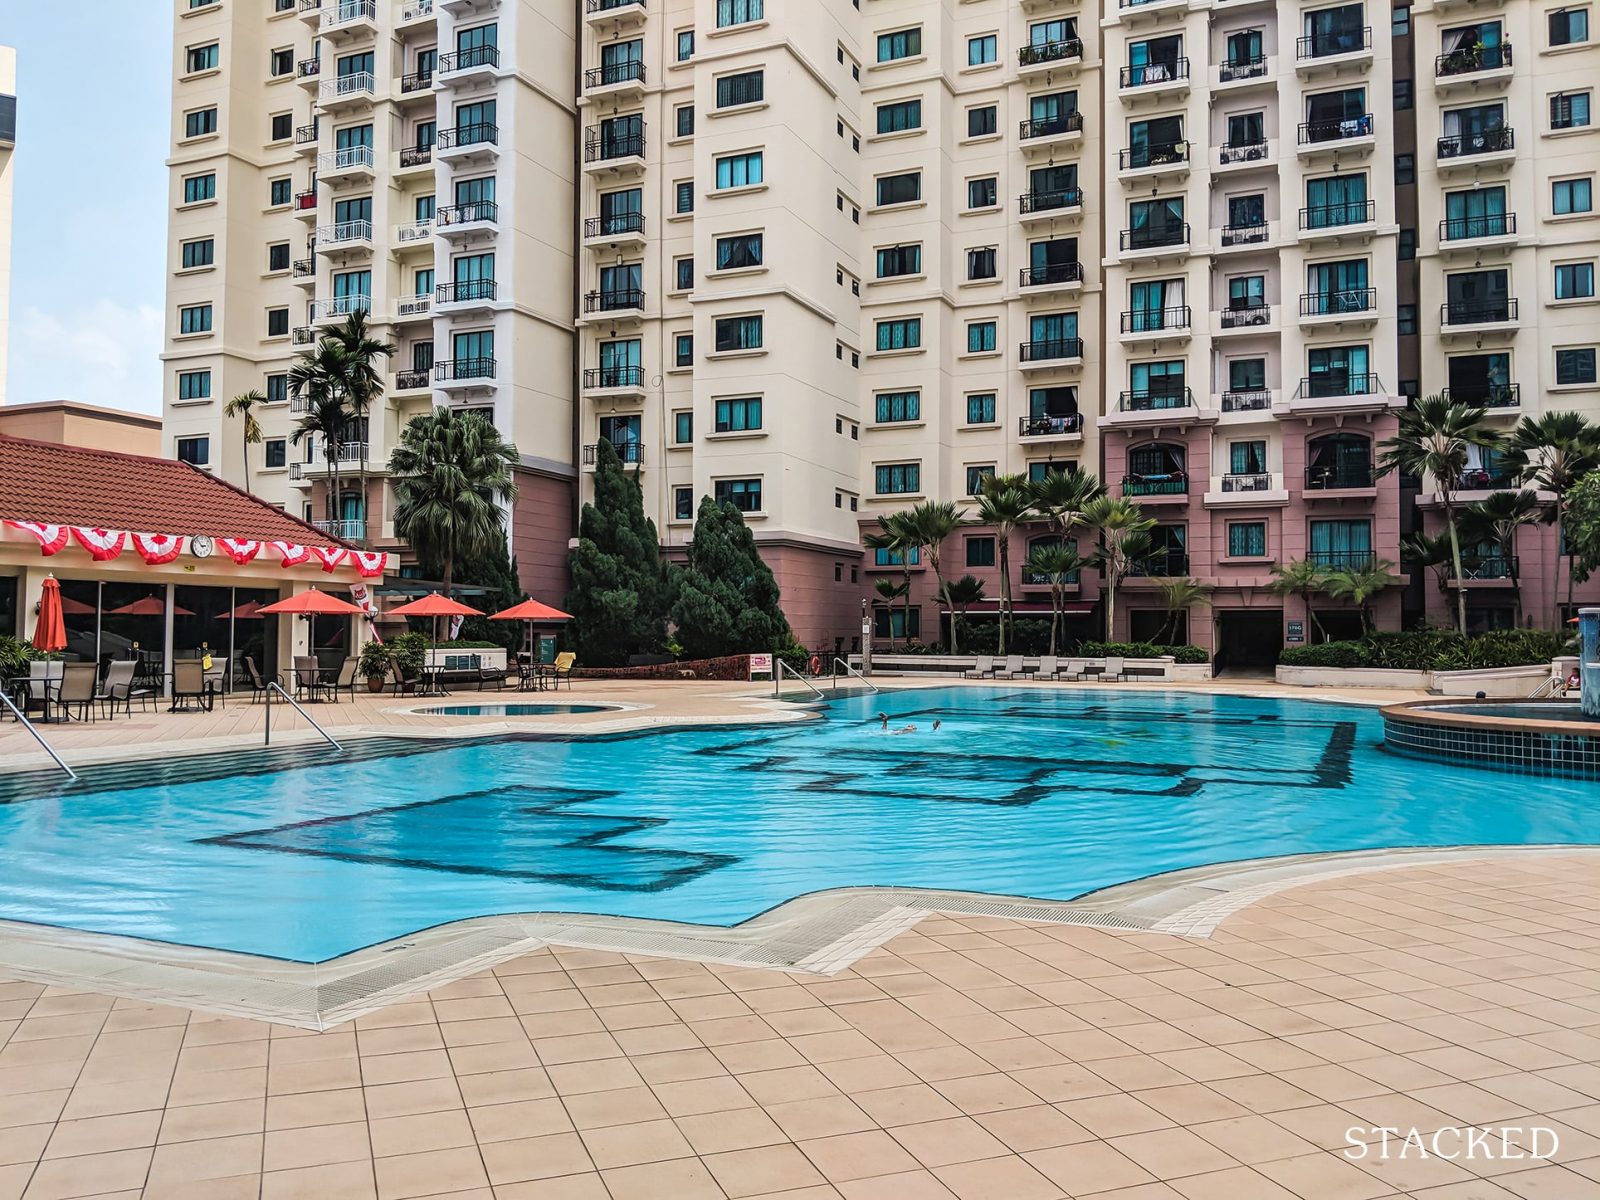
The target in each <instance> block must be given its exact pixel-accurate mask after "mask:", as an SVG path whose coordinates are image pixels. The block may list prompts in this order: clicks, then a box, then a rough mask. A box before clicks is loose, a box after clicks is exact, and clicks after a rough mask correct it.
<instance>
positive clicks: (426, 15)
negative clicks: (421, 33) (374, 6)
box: [400, 0, 433, 25]
mask: <svg viewBox="0 0 1600 1200" xmlns="http://www.w3.org/2000/svg"><path fill="white" fill-rule="evenodd" d="M432 17H433V0H406V2H405V3H404V4H402V5H401V6H400V24H402V25H409V24H411V23H412V22H413V21H426V20H429V19H431V18H432Z"/></svg>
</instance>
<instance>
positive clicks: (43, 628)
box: [33, 575, 67, 654]
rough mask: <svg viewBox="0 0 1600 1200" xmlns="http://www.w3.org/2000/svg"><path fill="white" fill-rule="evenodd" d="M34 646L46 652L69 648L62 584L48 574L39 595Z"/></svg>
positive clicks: (51, 652)
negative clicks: (63, 614)
mask: <svg viewBox="0 0 1600 1200" xmlns="http://www.w3.org/2000/svg"><path fill="white" fill-rule="evenodd" d="M33 648H34V649H35V650H42V651H44V652H45V653H46V654H53V653H54V652H55V651H57V650H65V649H66V648H67V622H66V619H65V618H64V617H63V616H62V615H61V585H60V584H59V583H57V582H56V577H55V576H54V575H46V576H45V580H44V593H43V594H42V595H41V596H40V597H39V622H38V624H36V625H35V626H34V627H33Z"/></svg>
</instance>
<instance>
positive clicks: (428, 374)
mask: <svg viewBox="0 0 1600 1200" xmlns="http://www.w3.org/2000/svg"><path fill="white" fill-rule="evenodd" d="M432 386H433V371H432V369H431V368H429V367H418V368H416V369H415V370H411V371H396V372H395V373H394V390H395V391H397V392H420V391H424V390H426V389H428V388H430V387H432Z"/></svg>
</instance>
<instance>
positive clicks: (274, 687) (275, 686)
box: [263, 680, 344, 752]
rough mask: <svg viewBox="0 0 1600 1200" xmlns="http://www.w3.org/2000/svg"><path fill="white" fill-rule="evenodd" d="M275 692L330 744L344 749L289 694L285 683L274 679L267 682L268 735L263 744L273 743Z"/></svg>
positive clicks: (337, 748) (341, 749)
mask: <svg viewBox="0 0 1600 1200" xmlns="http://www.w3.org/2000/svg"><path fill="white" fill-rule="evenodd" d="M273 692H277V693H278V695H280V696H282V697H283V698H284V699H285V700H287V701H288V702H289V703H290V705H292V706H293V708H294V710H295V712H297V713H299V714H300V715H301V716H302V717H304V718H305V719H306V724H308V725H310V726H311V728H313V729H315V730H316V731H317V732H318V733H320V734H321V735H322V736H323V739H324V740H325V741H326V742H327V743H328V745H330V746H332V747H333V748H334V749H335V750H338V751H341V752H342V751H343V750H344V747H343V746H341V745H339V743H338V742H336V741H334V740H333V735H332V734H330V733H329V732H328V731H327V730H326V729H324V728H323V727H322V726H321V725H318V724H317V722H316V720H315V719H314V718H313V717H312V716H311V714H310V713H308V712H307V711H306V710H305V709H303V708H301V707H300V704H299V702H298V701H296V700H295V698H294V697H293V696H291V695H289V693H288V692H286V691H284V690H283V685H282V684H280V683H278V682H277V681H276V680H274V681H273V682H272V683H269V684H267V722H266V723H267V730H266V733H267V736H266V740H265V742H264V743H263V745H267V746H270V745H272V693H273Z"/></svg>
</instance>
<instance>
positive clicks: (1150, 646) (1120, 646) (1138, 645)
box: [1074, 642, 1211, 663]
mask: <svg viewBox="0 0 1600 1200" xmlns="http://www.w3.org/2000/svg"><path fill="white" fill-rule="evenodd" d="M1074 653H1077V654H1083V655H1087V656H1088V657H1089V658H1104V657H1106V655H1108V654H1109V655H1111V656H1112V657H1114V658H1161V657H1162V656H1163V655H1167V654H1170V655H1172V658H1173V660H1174V661H1175V662H1180V663H1204V662H1210V661H1211V656H1210V655H1209V654H1207V653H1206V651H1205V648H1204V647H1203V646H1161V645H1157V644H1156V643H1155V642H1084V643H1083V645H1081V646H1079V647H1078V649H1077V650H1076V651H1075V652H1074Z"/></svg>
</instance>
